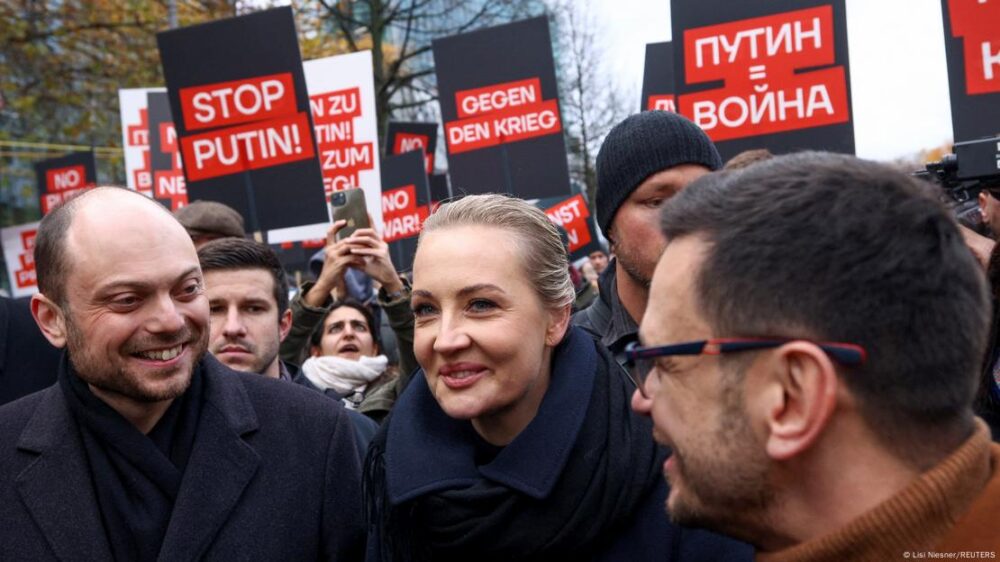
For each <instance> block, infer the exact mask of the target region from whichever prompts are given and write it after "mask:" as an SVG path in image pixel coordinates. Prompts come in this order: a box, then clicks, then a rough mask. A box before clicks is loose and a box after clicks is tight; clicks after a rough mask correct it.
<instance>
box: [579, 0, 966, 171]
mask: <svg viewBox="0 0 1000 562" xmlns="http://www.w3.org/2000/svg"><path fill="white" fill-rule="evenodd" d="M585 1H590V2H591V4H592V9H593V10H594V13H595V15H598V16H600V17H599V18H598V20H599V21H602V23H601V25H603V26H604V27H605V29H604V30H603V31H604V37H605V40H604V41H602V43H603V47H604V48H605V50H606V53H607V60H608V62H609V64H610V66H609V68H613V69H615V72H616V76H615V79H616V80H618V81H619V84H620V85H621V87H623V88H625V89H627V90H630V91H631V92H634V94H635V95H630V96H629V99H635V100H636V101H635V104H636V106H638V103H639V101H638V100H639V92H640V88H641V85H642V69H643V58H644V57H645V44H646V43H654V42H659V41H669V40H671V37H670V0H581V1H580V2H579V4H581V5H582V4H584V3H585ZM692 1H696V0H692ZM733 1H739V0H733ZM847 36H848V48H849V50H850V58H851V60H850V64H851V71H850V72H851V92H852V96H853V110H854V136H855V147H856V150H857V153H858V155H859V156H863V157H866V158H872V159H879V160H888V159H892V158H897V157H901V156H909V155H912V154H915V153H916V152H919V151H920V150H922V149H928V148H934V147H937V146H940V145H941V144H943V143H945V142H946V141H949V140H952V138H951V137H952V132H951V104H950V102H949V100H948V76H947V69H946V66H945V56H944V36H943V31H942V24H941V3H940V0H847ZM635 109H636V110H638V107H636V108H635ZM960 140H961V139H960Z"/></svg>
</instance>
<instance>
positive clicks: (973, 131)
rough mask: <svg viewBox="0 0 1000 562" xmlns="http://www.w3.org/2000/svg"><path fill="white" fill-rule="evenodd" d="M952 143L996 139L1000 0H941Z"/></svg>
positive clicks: (999, 109) (999, 132)
mask: <svg viewBox="0 0 1000 562" xmlns="http://www.w3.org/2000/svg"><path fill="white" fill-rule="evenodd" d="M941 10H942V12H943V13H944V45H945V54H946V56H947V58H948V83H949V90H950V93H951V122H952V128H953V129H954V134H955V141H956V142H962V141H970V140H976V139H980V138H983V137H994V136H997V135H1000V0H941Z"/></svg>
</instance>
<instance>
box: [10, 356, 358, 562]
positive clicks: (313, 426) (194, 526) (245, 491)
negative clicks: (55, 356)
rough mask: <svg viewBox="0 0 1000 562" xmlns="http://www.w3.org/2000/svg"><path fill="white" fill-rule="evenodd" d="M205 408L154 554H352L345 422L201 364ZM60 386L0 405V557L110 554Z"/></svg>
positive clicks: (353, 471) (262, 383)
mask: <svg viewBox="0 0 1000 562" xmlns="http://www.w3.org/2000/svg"><path fill="white" fill-rule="evenodd" d="M202 365H203V366H204V369H202V370H201V372H202V373H203V376H204V377H205V379H204V383H205V384H204V399H205V402H204V405H203V407H202V410H201V417H200V420H199V422H198V430H197V434H196V437H195V441H194V448H193V450H192V452H191V457H190V459H189V460H188V465H187V469H186V471H185V473H184V478H183V481H182V483H181V488H180V492H179V494H178V497H177V500H176V502H175V504H174V510H173V514H172V516H171V519H170V523H169V526H168V529H167V534H166V537H165V539H164V542H163V546H162V548H161V550H160V556H159V559H160V560H164V561H167V560H170V561H175V560H225V561H230V560H355V559H359V558H360V557H361V556H362V554H361V551H362V549H363V547H364V536H363V533H364V524H363V513H362V511H361V484H360V471H361V469H360V463H359V460H358V453H357V451H356V449H355V444H354V435H353V431H354V430H353V428H352V426H351V422H350V421H349V420H348V418H347V415H346V414H345V413H344V410H343V408H341V407H339V405H333V404H331V403H330V402H331V401H330V400H329V399H327V398H325V397H324V396H321V395H319V394H317V393H315V392H311V391H309V390H307V389H305V388H301V387H299V386H297V385H292V384H287V383H284V382H281V381H278V380H273V379H269V378H267V377H262V376H260V375H256V374H244V373H237V372H236V371H233V370H231V369H229V368H227V367H225V366H224V365H222V364H221V363H219V362H218V361H217V360H215V359H214V358H213V357H211V356H207V355H206V358H205V359H204V360H203V361H202ZM90 470H91V469H90V465H89V464H88V462H87V458H86V453H85V452H84V448H83V445H82V442H81V438H80V432H79V428H78V427H77V424H76V422H75V420H74V418H73V416H72V415H71V413H70V411H69V410H68V408H67V404H66V400H65V398H64V395H63V391H62V389H61V388H60V387H59V385H55V386H51V387H49V388H47V389H45V390H43V391H41V392H37V393H35V394H32V395H30V396H27V397H25V398H22V399H20V400H18V401H16V402H13V403H10V404H7V405H5V406H3V407H0V522H2V524H0V560H33V561H40V560H111V559H112V558H111V550H110V548H109V545H108V539H107V534H106V533H105V531H104V528H103V526H102V524H101V515H100V511H99V507H98V503H97V498H96V495H95V491H94V486H93V484H92V481H91V475H90Z"/></svg>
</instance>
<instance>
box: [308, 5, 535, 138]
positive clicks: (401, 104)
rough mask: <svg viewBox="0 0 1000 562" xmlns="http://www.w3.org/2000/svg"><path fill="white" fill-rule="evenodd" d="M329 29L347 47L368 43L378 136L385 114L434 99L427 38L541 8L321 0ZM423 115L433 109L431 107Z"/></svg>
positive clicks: (407, 112)
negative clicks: (373, 81) (373, 80)
mask: <svg viewBox="0 0 1000 562" xmlns="http://www.w3.org/2000/svg"><path fill="white" fill-rule="evenodd" d="M320 4H321V5H322V7H323V10H324V13H323V15H322V18H323V19H324V20H325V21H326V22H327V23H328V25H329V29H328V31H331V32H334V33H336V37H337V38H338V41H340V40H342V41H343V42H344V43H345V44H346V46H347V48H348V50H349V51H352V52H353V51H359V50H363V49H371V51H372V63H373V69H372V72H373V73H374V77H375V106H376V109H377V113H378V126H379V135H380V137H381V136H383V135H384V133H385V127H386V124H387V123H388V121H389V118H390V117H396V118H398V117H407V118H412V116H413V115H416V114H420V113H421V112H422V111H426V110H427V109H428V104H430V103H431V102H433V101H436V100H437V88H436V82H435V80H434V61H433V56H432V53H431V41H432V40H433V39H435V38H439V37H446V36H448V35H454V34H457V33H464V32H468V31H473V30H475V29H479V28H483V27H489V26H492V25H498V24H501V23H507V22H510V21H514V20H517V19H522V18H525V17H529V16H533V15H538V14H540V13H542V12H543V11H544V5H543V4H542V3H541V2H540V1H539V0H354V1H349V0H340V1H336V0H320ZM425 115H436V110H435V109H434V108H432V109H430V111H426V113H425Z"/></svg>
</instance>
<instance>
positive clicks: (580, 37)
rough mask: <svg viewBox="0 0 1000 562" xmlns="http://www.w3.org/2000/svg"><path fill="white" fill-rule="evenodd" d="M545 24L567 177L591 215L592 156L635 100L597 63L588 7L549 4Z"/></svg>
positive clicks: (598, 35)
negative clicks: (579, 189) (549, 28)
mask: <svg viewBox="0 0 1000 562" xmlns="http://www.w3.org/2000/svg"><path fill="white" fill-rule="evenodd" d="M550 21H552V23H553V25H552V29H553V35H554V41H555V44H556V45H555V55H556V57H555V58H556V74H557V75H558V78H559V98H560V104H561V106H562V118H563V131H564V132H565V134H566V142H567V147H568V150H569V154H568V156H569V171H570V177H571V179H572V180H574V181H576V182H579V183H580V184H582V185H583V186H585V189H586V193H587V199H588V204H589V205H590V208H591V209H593V208H594V199H595V196H596V193H597V164H596V161H597V152H598V150H599V149H600V147H601V143H602V142H603V141H604V137H605V136H607V134H608V132H609V131H610V130H611V128H612V127H613V126H614V125H615V124H616V123H618V122H619V121H621V120H622V119H624V118H625V117H626V116H627V115H628V114H629V110H628V104H627V102H626V101H625V100H628V99H631V98H632V97H635V96H633V95H631V94H630V93H629V92H622V91H621V89H620V87H619V86H618V85H617V84H616V83H615V79H614V72H612V71H611V69H610V66H609V64H608V61H606V60H604V59H603V57H602V55H603V53H604V52H605V51H604V49H602V48H601V45H602V30H601V28H600V25H599V23H598V20H597V18H595V17H594V15H593V13H592V12H591V11H590V8H589V2H572V1H570V0H555V1H553V2H552V4H551V6H550Z"/></svg>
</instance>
